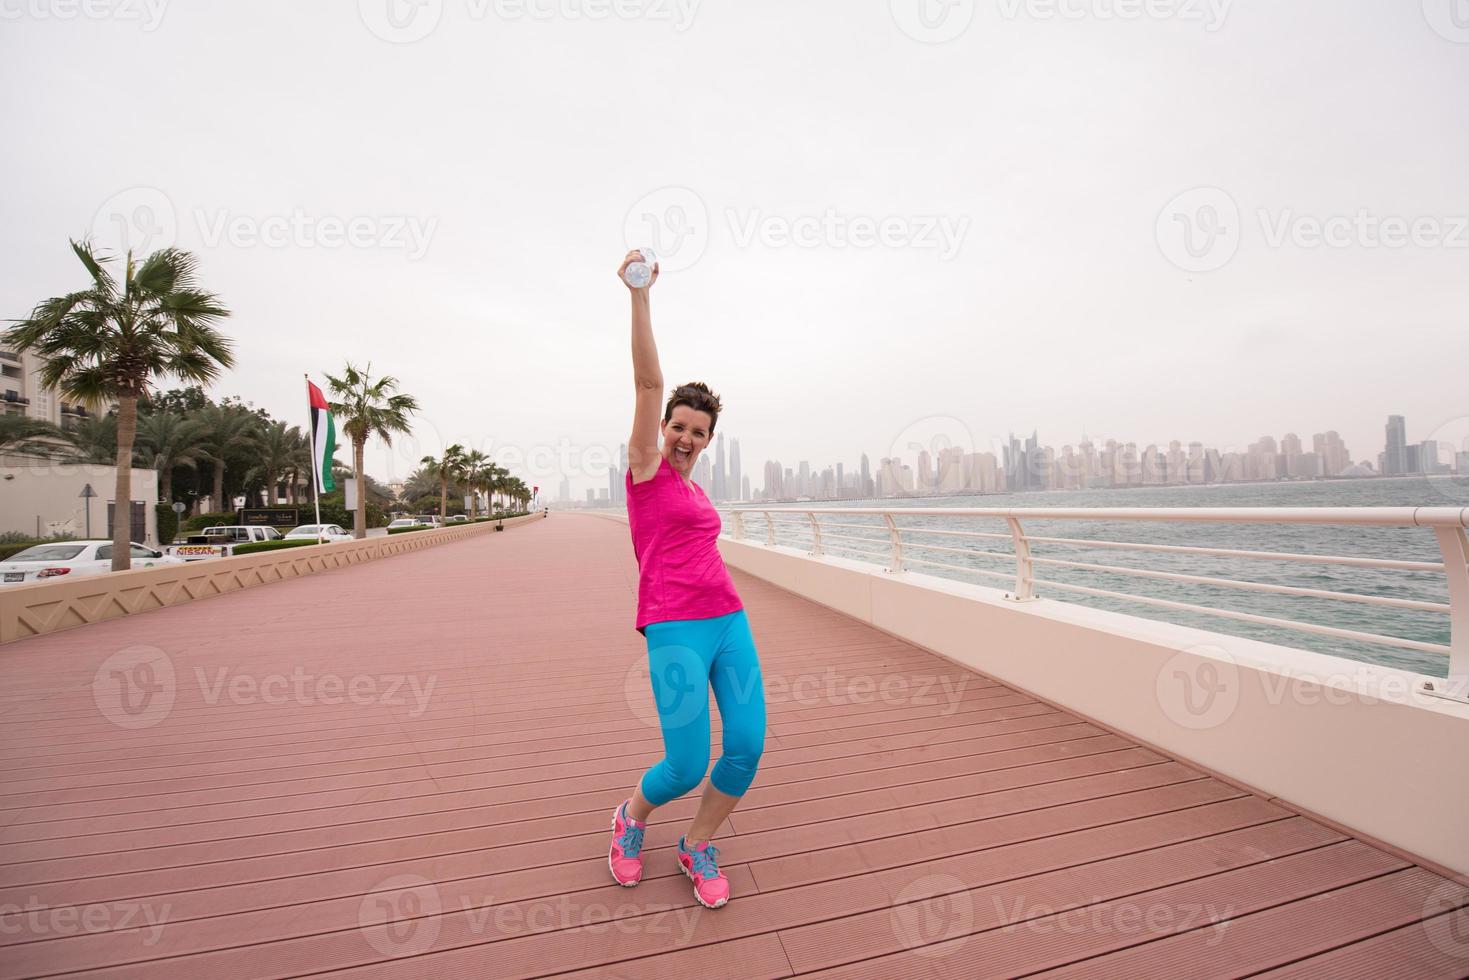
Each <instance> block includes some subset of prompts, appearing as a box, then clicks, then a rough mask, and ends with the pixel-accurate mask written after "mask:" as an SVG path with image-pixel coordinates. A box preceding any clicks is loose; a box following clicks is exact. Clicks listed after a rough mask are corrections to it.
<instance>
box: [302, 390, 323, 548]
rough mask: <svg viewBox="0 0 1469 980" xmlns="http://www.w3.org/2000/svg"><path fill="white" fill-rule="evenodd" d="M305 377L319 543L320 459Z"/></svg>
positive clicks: (309, 393)
mask: <svg viewBox="0 0 1469 980" xmlns="http://www.w3.org/2000/svg"><path fill="white" fill-rule="evenodd" d="M302 377H304V378H305V379H306V415H307V425H306V431H307V432H308V433H309V434H310V439H311V496H312V499H314V500H315V501H316V543H317V544H320V543H321V538H322V533H321V460H319V459H317V458H316V418H315V417H314V416H312V414H311V375H309V374H303V375H302Z"/></svg>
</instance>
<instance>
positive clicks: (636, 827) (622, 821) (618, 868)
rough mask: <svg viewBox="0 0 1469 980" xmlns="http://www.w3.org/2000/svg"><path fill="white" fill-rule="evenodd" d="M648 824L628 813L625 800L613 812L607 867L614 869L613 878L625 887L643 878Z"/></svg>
mask: <svg viewBox="0 0 1469 980" xmlns="http://www.w3.org/2000/svg"><path fill="white" fill-rule="evenodd" d="M647 829H648V825H647V824H646V823H643V822H641V821H638V820H634V819H633V818H632V817H629V816H628V815H627V803H626V802H625V801H624V802H623V804H622V805H621V806H619V807H618V808H617V809H616V810H614V811H613V813H612V852H611V853H610V854H608V855H607V867H608V868H610V869H611V870H612V880H613V881H615V882H617V883H618V884H619V885H621V886H622V887H624V888H631V887H632V886H633V885H636V884H637V883H638V882H640V881H642V880H643V859H642V857H641V856H640V855H641V854H642V850H643V831H645V830H647Z"/></svg>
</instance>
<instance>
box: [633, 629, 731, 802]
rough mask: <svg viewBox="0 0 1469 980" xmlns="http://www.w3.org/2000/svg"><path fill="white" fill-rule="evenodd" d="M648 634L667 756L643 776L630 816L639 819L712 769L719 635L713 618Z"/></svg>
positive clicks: (651, 672)
mask: <svg viewBox="0 0 1469 980" xmlns="http://www.w3.org/2000/svg"><path fill="white" fill-rule="evenodd" d="M645 635H646V637H647V641H648V676H649V679H650V680H651V681H652V684H653V699H654V702H655V704H656V705H657V708H658V722H659V727H660V729H661V730H662V732H663V752H664V756H663V759H662V760H661V761H660V762H659V763H658V764H657V765H655V766H653V768H651V769H649V770H648V771H647V772H646V773H645V774H644V775H643V778H642V781H641V782H640V783H639V784H638V788H637V791H636V792H635V793H634V794H633V796H632V802H631V803H629V804H628V814H629V816H631V817H632V818H633V819H634V820H639V821H646V820H647V819H648V815H649V814H651V813H652V812H653V810H654V809H655V808H657V807H660V806H662V805H663V804H665V803H668V802H670V801H672V800H676V799H678V798H679V797H680V796H683V795H684V794H685V793H688V792H690V791H691V790H693V789H694V788H695V787H697V786H698V785H699V783H701V782H703V780H704V773H705V772H706V771H707V770H708V768H709V668H710V665H711V664H712V663H713V662H714V655H715V652H716V650H717V649H718V637H719V632H718V630H717V627H716V626H715V624H714V623H713V621H710V620H679V621H674V622H665V623H651V624H649V625H648V626H647V628H646V631H645Z"/></svg>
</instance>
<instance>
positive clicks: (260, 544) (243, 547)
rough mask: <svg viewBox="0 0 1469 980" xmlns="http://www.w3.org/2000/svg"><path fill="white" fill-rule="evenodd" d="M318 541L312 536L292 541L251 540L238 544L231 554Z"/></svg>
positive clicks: (301, 545) (302, 545) (290, 546)
mask: <svg viewBox="0 0 1469 980" xmlns="http://www.w3.org/2000/svg"><path fill="white" fill-rule="evenodd" d="M314 544H316V542H315V541H314V540H312V539H311V538H305V539H301V538H297V539H295V540H292V541H251V542H250V543H248V544H237V545H235V547H234V550H233V551H231V552H230V554H231V555H237V556H238V555H252V554H254V553H255V552H257V551H280V550H281V549H282V548H305V547H308V546H310V545H314Z"/></svg>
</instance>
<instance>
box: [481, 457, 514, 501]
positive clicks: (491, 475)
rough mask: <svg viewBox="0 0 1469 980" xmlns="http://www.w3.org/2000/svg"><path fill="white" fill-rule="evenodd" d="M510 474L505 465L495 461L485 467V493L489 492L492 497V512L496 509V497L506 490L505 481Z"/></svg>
mask: <svg viewBox="0 0 1469 980" xmlns="http://www.w3.org/2000/svg"><path fill="white" fill-rule="evenodd" d="M509 476H510V471H509V470H507V469H506V468H505V467H503V466H496V465H495V464H494V463H491V464H490V465H489V466H487V467H486V468H485V493H487V494H489V497H490V511H491V512H493V511H494V510H495V505H496V498H497V497H498V496H499V495H500V494H501V493H503V492H504V490H505V486H506V483H505V481H506V479H507V478H509Z"/></svg>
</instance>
